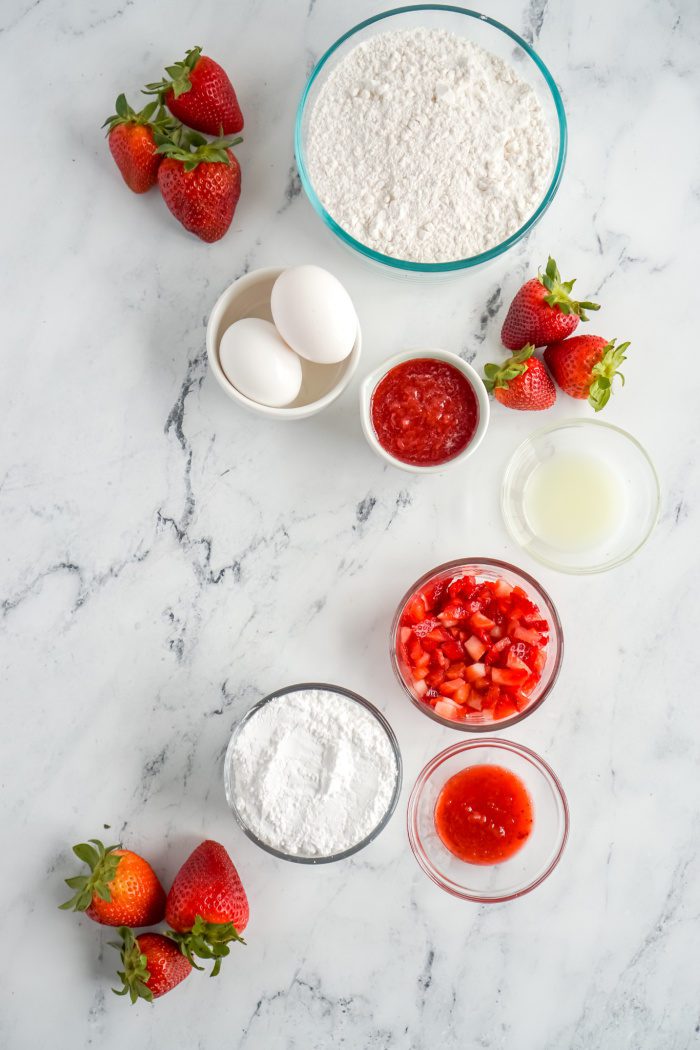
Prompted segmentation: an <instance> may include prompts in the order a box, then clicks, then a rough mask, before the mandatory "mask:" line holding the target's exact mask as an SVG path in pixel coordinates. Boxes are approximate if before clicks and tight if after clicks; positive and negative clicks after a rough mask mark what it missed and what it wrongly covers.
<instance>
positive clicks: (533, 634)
mask: <svg viewBox="0 0 700 1050" xmlns="http://www.w3.org/2000/svg"><path fill="white" fill-rule="evenodd" d="M513 637H514V638H515V639H516V640H517V641H519V642H527V644H528V645H538V644H539V640H540V635H539V631H535V630H533V629H532V628H527V627H516V628H515V630H514V631H513Z"/></svg>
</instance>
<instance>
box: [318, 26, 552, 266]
mask: <svg viewBox="0 0 700 1050" xmlns="http://www.w3.org/2000/svg"><path fill="white" fill-rule="evenodd" d="M552 159H553V154H552V140H551V135H550V132H549V128H548V125H547V121H546V119H545V114H544V111H543V109H542V106H541V104H540V102H539V99H538V98H537V95H536V94H535V92H534V90H533V89H532V88H531V87H530V86H529V85H528V84H526V83H525V82H524V81H523V80H521V79H520V77H519V76H518V75H517V73H516V72H515V70H514V69H513V68H512V67H511V66H509V65H508V64H507V63H505V62H503V61H502V60H501V59H500V58H497V57H496V56H495V55H492V54H489V52H487V51H484V50H483V49H482V48H480V47H478V46H477V45H476V44H473V43H471V42H470V41H468V40H465V39H463V38H461V37H459V36H456V35H455V34H453V33H449V32H446V31H444V30H440V29H410V30H405V31H401V32H393V33H382V34H380V35H378V36H375V37H372V38H371V39H370V40H368V41H366V42H365V43H363V44H359V45H358V46H357V47H356V48H354V49H353V50H352V51H350V52H349V53H348V54H347V55H346V56H345V58H344V59H342V60H341V61H340V62H339V64H338V66H337V67H336V68H335V69H334V70H333V72H332V73H331V74H330V76H329V77H328V80H327V81H326V83H325V84H324V86H323V87H322V89H321V91H320V92H319V95H318V98H317V100H316V102H315V104H314V107H313V110H312V113H311V119H310V124H309V134H308V142H307V163H308V172H309V176H310V178H311V182H312V183H313V186H314V189H315V190H316V193H317V195H318V197H319V199H320V200H321V202H322V204H323V205H324V207H325V208H326V211H328V213H329V214H330V215H331V216H332V218H333V219H335V221H336V222H337V223H338V224H339V226H341V227H342V228H343V229H344V230H345V231H346V232H347V233H349V234H351V235H352V236H353V237H355V238H356V239H357V240H359V241H361V242H362V243H363V244H366V245H368V246H369V247H371V248H373V249H374V250H376V251H378V252H381V253H382V254H384V255H391V256H393V257H394V258H397V259H406V260H411V261H414V262H446V261H450V260H454V259H465V258H467V257H469V256H472V255H476V254H477V253H479V252H483V251H486V250H487V249H488V248H492V247H493V246H494V245H496V244H499V243H500V242H501V241H503V240H504V239H505V238H506V237H508V236H510V235H511V234H513V233H515V232H516V231H517V230H518V229H520V227H521V226H522V225H523V223H524V222H526V221H527V219H529V218H530V216H531V215H532V214H533V212H534V211H535V210H536V208H537V207H538V205H539V204H540V203H541V201H542V199H543V197H544V194H545V190H546V187H547V183H548V180H549V177H550V173H551V170H552Z"/></svg>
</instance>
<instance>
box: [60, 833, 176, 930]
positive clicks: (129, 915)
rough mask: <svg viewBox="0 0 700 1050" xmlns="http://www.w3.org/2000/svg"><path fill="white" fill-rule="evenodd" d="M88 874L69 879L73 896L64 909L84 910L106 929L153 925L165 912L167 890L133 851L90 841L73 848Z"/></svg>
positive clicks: (93, 840)
mask: <svg viewBox="0 0 700 1050" xmlns="http://www.w3.org/2000/svg"><path fill="white" fill-rule="evenodd" d="M73 852H74V853H75V855H76V857H78V859H79V860H82V861H84V863H85V864H87V865H88V867H89V868H90V874H89V875H75V876H74V877H73V878H70V879H66V880H65V881H66V883H67V885H68V886H70V888H71V889H72V890H74V891H75V892H74V894H73V896H72V897H71V899H70V900H68V901H66V902H65V903H64V904H61V905H60V907H61V908H63V909H64V910H68V909H71V910H72V911H84V912H85V914H86V915H88V916H89V917H90V918H91V919H93V920H94V922H99V923H101V924H102V925H103V926H154V925H155V924H156V923H157V922H160V921H161V919H162V918H163V915H164V913H165V891H164V890H163V887H162V886H161V884H160V882H159V881H158V876H157V875H156V873H155V872H154V870H153V868H152V867H151V865H150V864H149V863H148V861H146V860H144V859H143V857H140V856H139V855H138V853H132V851H131V850H125V849H121V848H120V847H119V846H104V845H103V844H102V843H101V842H100V840H99V839H90V841H89V842H81V843H79V845H77V846H74V847H73Z"/></svg>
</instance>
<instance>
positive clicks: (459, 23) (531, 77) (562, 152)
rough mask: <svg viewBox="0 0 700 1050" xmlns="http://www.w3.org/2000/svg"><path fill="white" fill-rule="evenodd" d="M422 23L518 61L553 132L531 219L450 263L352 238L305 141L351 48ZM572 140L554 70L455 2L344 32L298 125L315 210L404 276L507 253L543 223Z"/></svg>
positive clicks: (344, 237) (300, 157) (316, 75)
mask: <svg viewBox="0 0 700 1050" xmlns="http://www.w3.org/2000/svg"><path fill="white" fill-rule="evenodd" d="M418 26H425V27H427V28H434V29H447V30H450V31H452V32H454V33H457V34H458V35H459V36H466V37H468V38H469V39H470V40H472V41H473V42H474V43H475V44H478V45H479V46H480V47H483V48H484V50H486V51H490V52H491V53H492V54H495V55H497V56H498V57H499V58H502V59H504V60H505V61H506V62H508V63H509V64H510V65H512V66H513V67H514V68H515V69H516V70H517V72H518V74H519V75H520V76H521V77H522V79H523V80H525V81H526V82H527V83H528V84H529V85H530V86H531V87H532V88H533V89H534V90H535V92H536V94H537V97H538V98H539V100H540V102H541V103H542V106H543V108H544V111H545V115H546V118H547V122H548V124H549V127H550V131H551V134H552V142H553V157H552V175H551V179H550V182H549V185H548V187H547V190H546V192H545V194H544V197H543V198H542V201H541V203H540V204H539V206H538V207H537V209H536V210H535V211H534V212H533V214H532V215H531V216H530V218H529V219H528V220H527V222H526V223H524V224H523V225H522V226H521V227H520V229H519V230H516V232H515V233H513V234H511V236H510V237H507V238H506V240H504V241H502V242H501V243H500V244H496V245H494V247H493V248H489V250H488V251H485V252H480V253H479V254H478V255H473V256H471V257H470V258H468V259H454V260H451V261H449V262H436V263H423V262H411V261H409V260H406V259H396V258H393V257H392V256H390V255H382V254H381V253H380V252H376V251H374V250H373V249H372V248H369V247H368V246H367V245H366V244H363V243H362V242H361V241H358V240H357V239H356V238H355V237H351V236H350V234H349V233H347V232H346V231H345V230H344V229H343V228H342V227H341V226H339V225H338V223H337V222H335V220H334V219H333V218H332V217H331V216H330V215H329V213H328V212H327V211H326V209H325V208H324V207H323V205H322V204H321V201H320V200H319V198H318V196H317V195H316V192H315V190H314V187H313V184H312V182H311V180H310V178H309V173H308V170H307V167H306V150H305V145H306V136H307V133H308V128H309V122H310V118H311V112H312V110H313V107H314V103H315V101H316V98H317V97H318V94H319V92H320V90H321V88H322V87H323V85H324V84H325V82H326V80H327V79H328V76H329V74H330V73H331V72H332V71H333V70H334V68H335V67H336V66H337V64H338V62H340V61H341V60H342V59H343V58H345V56H346V55H347V54H348V52H350V51H351V50H352V49H353V48H354V47H356V46H357V45H358V44H361V43H363V42H364V41H366V40H368V39H369V38H370V37H372V36H375V35H377V34H378V33H384V32H388V31H391V30H397V29H398V30H400V29H412V28H416V27H418ZM566 145H567V128H566V115H565V113H564V104H563V102H562V99H561V95H560V94H559V89H558V88H557V86H556V84H555V83H554V79H553V77H552V74H551V73H550V72H549V70H548V69H547V67H546V65H545V64H544V62H543V61H542V59H541V58H540V57H539V55H538V54H537V53H536V52H535V51H534V50H533V48H532V47H530V45H529V44H528V43H527V42H526V41H525V40H523V39H522V37H519V36H518V34H517V33H514V32H513V30H512V29H509V28H508V27H507V26H504V25H503V24H502V23H501V22H497V21H495V19H493V18H488V17H487V16H486V15H482V14H479V13H478V12H477V11H470V10H468V9H467V8H464V7H454V6H452V5H449V4H417V5H415V6H411V7H397V8H394V9H393V10H391V11H383V12H382V13H381V14H379V15H375V16H374V17H373V18H367V19H365V21H364V22H360V23H359V24H358V25H356V26H354V27H353V28H352V29H349V30H348V32H347V33H344V34H343V35H342V36H341V37H340V38H339V39H338V40H336V42H335V43H334V44H333V45H332V46H331V47H329V48H328V50H327V51H326V52H325V54H323V55H322V56H321V58H320V59H319V61H318V62H317V63H316V65H315V67H314V69H313V71H312V73H311V76H310V77H309V79H308V82H307V84H306V87H305V88H304V92H303V94H302V96H301V100H300V102H299V106H298V109H297V116H296V124H295V128H294V153H295V157H296V163H297V168H298V170H299V177H300V179H301V184H302V186H303V187H304V191H305V193H306V195H307V197H308V198H309V200H310V201H311V204H312V205H313V208H314V210H315V211H316V212H317V214H318V215H320V217H321V219H322V220H323V222H324V223H325V224H326V226H327V227H328V228H329V229H330V230H331V232H332V233H334V234H335V235H336V237H338V239H339V240H340V241H341V243H342V244H344V245H345V246H346V247H348V248H350V249H351V250H354V251H355V252H358V253H359V254H360V255H361V256H363V257H364V258H365V259H368V260H369V261H370V262H373V263H378V264H379V265H380V266H384V267H389V269H390V271H391V272H393V273H394V274H395V275H401V276H407V275H417V274H443V275H444V274H452V275H454V274H456V273H459V272H460V271H464V270H470V269H473V268H474V267H477V266H480V265H483V264H484V263H488V262H491V261H492V260H493V259H496V258H497V257H498V256H499V255H502V254H503V253H504V252H507V251H508V250H509V249H510V248H512V247H513V245H514V244H517V243H518V241H519V240H521V239H522V238H523V237H524V236H525V235H526V234H527V233H528V232H529V231H530V230H531V229H532V227H533V226H534V225H535V224H536V223H537V222H539V220H540V219H541V218H542V216H543V215H544V213H545V211H546V210H547V208H548V207H549V205H550V204H551V203H552V200H553V199H554V195H555V194H556V192H557V190H558V188H559V183H560V182H561V178H562V173H563V171H564V161H565V159H566Z"/></svg>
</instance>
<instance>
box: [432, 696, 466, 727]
mask: <svg viewBox="0 0 700 1050" xmlns="http://www.w3.org/2000/svg"><path fill="white" fill-rule="evenodd" d="M435 714H436V715H440V717H441V718H449V719H450V720H451V721H453V722H461V721H462V719H463V718H464V713H463V711H462V708H461V707H460V706H459V704H453V703H452V701H451V700H438V701H437V703H436V704H435Z"/></svg>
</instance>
